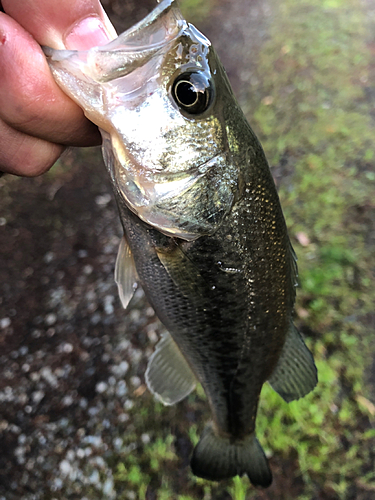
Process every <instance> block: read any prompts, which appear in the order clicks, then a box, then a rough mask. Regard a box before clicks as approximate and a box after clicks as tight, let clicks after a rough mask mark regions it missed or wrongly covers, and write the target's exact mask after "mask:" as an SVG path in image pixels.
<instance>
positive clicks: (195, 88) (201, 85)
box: [172, 72, 213, 115]
mask: <svg viewBox="0 0 375 500" xmlns="http://www.w3.org/2000/svg"><path fill="white" fill-rule="evenodd" d="M172 97H173V99H174V100H175V101H176V103H177V105H178V106H179V107H180V108H181V109H182V110H183V111H185V112H187V113H189V114H191V115H199V114H202V113H203V112H204V111H206V109H208V107H209V106H210V104H211V102H212V97H213V87H212V83H211V81H210V79H209V78H207V77H206V76H205V75H204V74H202V73H194V72H190V73H183V74H182V75H180V76H178V77H177V78H176V80H175V81H174V82H173V85H172Z"/></svg>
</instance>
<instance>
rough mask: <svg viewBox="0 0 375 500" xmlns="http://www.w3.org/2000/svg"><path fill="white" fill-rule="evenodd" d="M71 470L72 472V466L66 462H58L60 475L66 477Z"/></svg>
mask: <svg viewBox="0 0 375 500" xmlns="http://www.w3.org/2000/svg"><path fill="white" fill-rule="evenodd" d="M71 470H72V466H71V465H70V463H69V462H68V460H63V461H62V462H60V472H61V474H63V475H64V476H67V475H68V474H69V473H70V471H71Z"/></svg>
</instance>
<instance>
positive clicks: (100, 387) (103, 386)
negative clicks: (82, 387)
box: [95, 382, 108, 394]
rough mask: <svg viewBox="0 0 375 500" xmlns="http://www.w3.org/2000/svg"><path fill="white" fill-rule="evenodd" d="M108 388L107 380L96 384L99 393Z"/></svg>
mask: <svg viewBox="0 0 375 500" xmlns="http://www.w3.org/2000/svg"><path fill="white" fill-rule="evenodd" d="M107 389H108V384H106V383H105V382H99V383H97V384H96V387H95V390H96V392H98V393H99V394H102V393H103V392H105V391H106V390H107Z"/></svg>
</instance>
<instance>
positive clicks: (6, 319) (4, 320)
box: [0, 318, 11, 329]
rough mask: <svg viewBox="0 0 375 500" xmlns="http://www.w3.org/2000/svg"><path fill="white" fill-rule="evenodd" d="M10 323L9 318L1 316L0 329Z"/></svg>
mask: <svg viewBox="0 0 375 500" xmlns="http://www.w3.org/2000/svg"><path fill="white" fill-rule="evenodd" d="M10 324H11V320H10V318H2V319H0V328H1V329H5V328H8V326H10Z"/></svg>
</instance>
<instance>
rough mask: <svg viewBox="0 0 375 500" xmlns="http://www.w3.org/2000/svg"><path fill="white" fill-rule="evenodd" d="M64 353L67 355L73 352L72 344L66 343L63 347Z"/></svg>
mask: <svg viewBox="0 0 375 500" xmlns="http://www.w3.org/2000/svg"><path fill="white" fill-rule="evenodd" d="M62 351H63V352H65V353H66V354H69V353H71V352H73V345H72V344H70V343H69V342H66V343H65V344H63V345H62Z"/></svg>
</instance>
